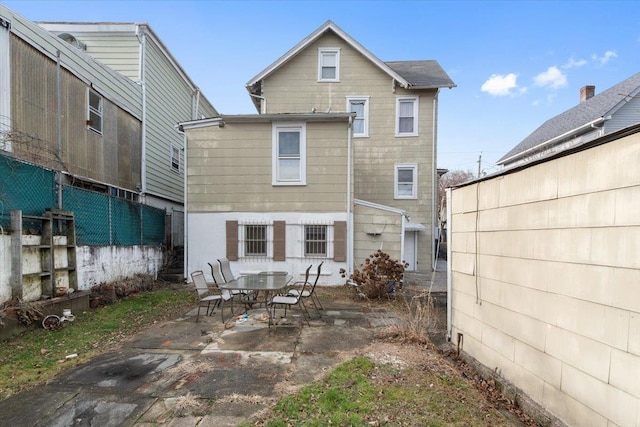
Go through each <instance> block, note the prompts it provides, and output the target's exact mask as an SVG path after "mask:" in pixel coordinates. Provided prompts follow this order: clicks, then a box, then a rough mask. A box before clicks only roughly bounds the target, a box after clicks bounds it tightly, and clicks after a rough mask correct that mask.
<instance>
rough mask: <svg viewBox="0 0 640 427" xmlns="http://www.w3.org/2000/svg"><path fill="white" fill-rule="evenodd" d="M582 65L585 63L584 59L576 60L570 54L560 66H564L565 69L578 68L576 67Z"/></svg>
mask: <svg viewBox="0 0 640 427" xmlns="http://www.w3.org/2000/svg"><path fill="white" fill-rule="evenodd" d="M583 65H587V60H586V59H578V60H576V59H574V58H573V56H572V57H571V58H569V60H568V61H567V63H566V64H564V65H563V66H562V68H564V69H565V70H568V69H569V68H578V67H582V66H583Z"/></svg>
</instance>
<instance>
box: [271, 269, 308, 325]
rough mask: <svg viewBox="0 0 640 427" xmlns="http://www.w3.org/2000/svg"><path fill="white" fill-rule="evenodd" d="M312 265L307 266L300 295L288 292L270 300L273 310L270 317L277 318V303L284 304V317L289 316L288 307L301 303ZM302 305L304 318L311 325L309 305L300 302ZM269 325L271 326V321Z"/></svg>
mask: <svg viewBox="0 0 640 427" xmlns="http://www.w3.org/2000/svg"><path fill="white" fill-rule="evenodd" d="M311 267H312V265H310V266H309V268H307V271H306V272H305V274H304V282H300V283H302V289H301V290H300V293H299V294H298V295H291V294H289V292H287V293H286V294H285V295H276V296H274V297H273V298H271V301H270V302H269V305H270V308H271V310H272V311H271V313H272V314H271V316H270V319H273V318H275V315H276V306H277V305H281V306H284V317H287V307H293V306H295V305H298V304H300V302H301V300H302V297H301V295H302V294H303V293H304V292H305V288H306V286H307V285H308V284H309V271H311ZM300 307H301V310H300V311H301V312H302V317H304V320H305V321H306V322H307V325H309V326H311V324H310V323H309V318H310V317H311V316H310V315H309V312H308V311H307V307H305V305H304V303H302V304H300ZM269 326H271V323H269Z"/></svg>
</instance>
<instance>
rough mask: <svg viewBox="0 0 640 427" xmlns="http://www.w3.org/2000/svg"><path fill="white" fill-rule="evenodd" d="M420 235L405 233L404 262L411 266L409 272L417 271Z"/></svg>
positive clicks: (412, 232) (408, 268)
mask: <svg viewBox="0 0 640 427" xmlns="http://www.w3.org/2000/svg"><path fill="white" fill-rule="evenodd" d="M417 237H418V233H417V232H415V231H405V233H404V260H402V261H405V262H407V263H408V264H409V266H408V267H407V268H406V269H405V270H407V271H416V269H417V265H416V261H417V260H416V246H417V240H418V239H417Z"/></svg>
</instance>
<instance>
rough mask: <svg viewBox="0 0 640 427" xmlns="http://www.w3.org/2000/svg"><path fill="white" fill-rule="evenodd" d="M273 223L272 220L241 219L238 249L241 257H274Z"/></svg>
mask: <svg viewBox="0 0 640 427" xmlns="http://www.w3.org/2000/svg"><path fill="white" fill-rule="evenodd" d="M272 244H273V224H272V223H271V222H270V221H260V220H258V221H253V220H250V221H241V222H240V224H239V227H238V249H239V252H240V257H241V258H267V257H269V258H270V257H272V256H273V254H272V252H273V251H272Z"/></svg>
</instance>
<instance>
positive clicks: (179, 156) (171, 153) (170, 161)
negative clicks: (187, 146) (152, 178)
mask: <svg viewBox="0 0 640 427" xmlns="http://www.w3.org/2000/svg"><path fill="white" fill-rule="evenodd" d="M174 150H175V151H177V152H178V170H176V169H174V168H173V152H174ZM181 151H182V150H180V147H179V146H178V145H176V144H171V145H170V146H169V167H170V169H171V172H173V173H177V174H180V172H181V171H182V170H183V167H182V159H181V157H182V154H181Z"/></svg>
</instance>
